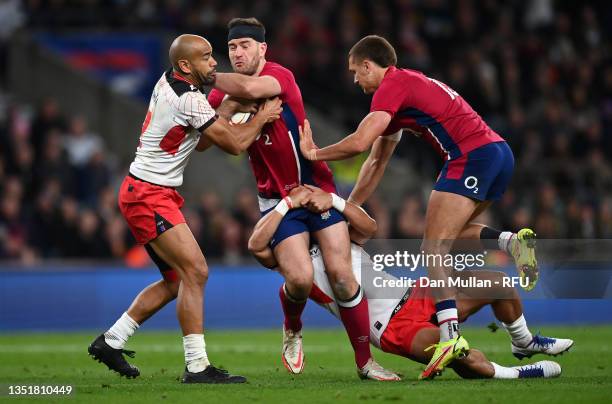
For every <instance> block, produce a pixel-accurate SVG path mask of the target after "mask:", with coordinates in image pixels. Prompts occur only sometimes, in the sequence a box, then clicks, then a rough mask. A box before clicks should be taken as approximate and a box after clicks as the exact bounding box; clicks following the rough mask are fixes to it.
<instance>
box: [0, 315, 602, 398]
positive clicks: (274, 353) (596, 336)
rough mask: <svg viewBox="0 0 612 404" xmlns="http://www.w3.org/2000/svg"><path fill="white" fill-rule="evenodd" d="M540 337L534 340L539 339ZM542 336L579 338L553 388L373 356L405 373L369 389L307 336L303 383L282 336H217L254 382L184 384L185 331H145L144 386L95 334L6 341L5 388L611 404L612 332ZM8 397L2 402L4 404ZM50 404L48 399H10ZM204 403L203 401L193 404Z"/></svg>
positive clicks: (332, 346) (0, 343) (325, 339)
mask: <svg viewBox="0 0 612 404" xmlns="http://www.w3.org/2000/svg"><path fill="white" fill-rule="evenodd" d="M532 331H535V329H534V330H532ZM542 331H543V334H544V335H546V336H552V337H567V338H573V339H574V340H575V342H576V344H575V346H574V347H573V348H572V350H571V351H570V352H569V353H566V354H564V355H563V356H558V357H556V358H552V360H555V361H557V362H559V363H560V364H561V366H562V368H563V374H562V375H561V377H560V378H558V379H548V380H461V379H459V378H458V377H457V376H456V375H455V374H454V372H453V371H452V370H450V369H447V370H446V371H445V373H444V375H443V376H442V377H439V378H436V379H435V380H433V381H422V382H419V381H417V380H416V379H417V376H418V374H419V372H420V371H421V370H422V369H423V367H424V366H423V365H420V364H417V363H415V362H412V361H409V360H407V359H404V358H401V357H397V356H393V355H388V354H384V353H382V352H380V351H378V350H376V349H374V350H373V352H374V355H375V357H376V358H377V360H378V361H379V362H380V363H381V364H383V365H384V366H386V367H388V368H390V369H393V370H395V371H397V372H399V373H401V374H402V375H403V377H404V380H403V381H402V382H399V383H377V382H372V381H360V380H359V379H358V378H357V375H356V372H355V369H354V365H353V359H352V352H351V349H350V345H349V342H348V339H347V337H346V336H345V334H344V332H343V331H342V330H312V329H311V330H309V329H306V330H305V331H304V351H305V353H306V366H305V371H304V374H302V375H298V376H292V375H290V374H288V373H287V371H286V370H285V369H284V368H283V366H282V364H281V360H280V348H281V332H280V331H278V330H274V331H227V332H209V333H207V334H206V343H207V350H208V353H209V357H210V359H211V361H212V363H213V364H214V365H216V366H221V367H225V368H227V369H228V370H230V372H232V373H234V374H241V375H244V376H246V377H247V378H248V379H249V383H248V384H246V385H232V386H212V385H195V386H194V385H189V386H186V385H182V384H180V383H179V382H178V377H179V376H180V374H181V373H182V371H183V367H184V363H183V354H182V341H181V337H180V333H179V332H178V330H177V332H143V331H141V332H139V333H137V334H136V335H135V336H134V337H133V338H132V339H131V340H130V342H129V344H128V347H127V348H128V349H133V350H135V351H136V352H137V356H136V358H135V359H130V362H131V363H133V364H135V365H136V366H138V367H139V368H140V370H141V374H142V375H141V377H139V378H137V379H135V380H126V379H125V378H120V377H119V376H118V375H117V374H115V373H112V372H110V371H108V370H107V368H106V366H104V365H102V364H99V363H98V362H95V361H93V360H92V359H91V358H90V357H89V356H88V355H87V345H88V344H89V343H90V342H91V341H92V340H93V339H94V337H95V336H96V334H95V333H90V334H83V333H78V334H77V333H72V334H71V333H69V334H55V333H41V334H19V335H17V334H15V335H2V336H0V384H2V385H3V387H4V391H6V385H8V384H40V385H43V384H44V385H50V384H52V385H58V384H59V385H61V384H71V385H73V386H75V393H74V394H73V396H71V397H61V396H48V397H46V400H49V399H50V400H52V401H54V402H62V401H65V400H70V401H73V402H79V403H81V402H106V403H108V402H115V401H116V402H119V401H120V402H138V403H151V402H152V401H155V402H158V401H160V400H163V401H166V400H167V401H168V402H186V401H187V400H190V401H191V400H204V402H207V403H216V402H222V403H228V404H229V403H235V402H260V403H274V402H283V403H302V402H305V403H309V404H311V403H319V402H322V403H323V402H334V403H345V402H346V403H355V402H364V403H365V402H394V401H406V402H408V401H409V402H419V403H428V402H431V403H436V402H438V403H445V404H447V403H448V402H449V401H450V402H467V401H471V402H494V403H504V402H509V403H510V402H511V403H513V404H516V403H521V404H522V403H531V402H537V403H547V402H550V403H555V404H558V403H575V402H589V403H597V402H610V397H612V378H610V374H611V370H612V346H611V345H610V342H609V341H611V340H612V326H607V327H544V328H543V329H542ZM464 335H465V336H466V338H467V339H468V341H469V343H470V345H471V346H473V347H475V348H478V349H480V350H482V351H483V352H484V353H485V354H486V355H487V356H488V357H489V358H490V359H491V360H493V361H495V362H497V363H499V364H501V365H504V366H514V365H517V364H521V363H531V362H534V361H537V360H542V359H545V358H547V357H545V356H543V355H537V356H535V357H533V358H531V359H530V360H523V361H518V360H517V359H515V358H514V357H513V356H512V355H511V353H510V343H509V338H508V336H507V335H506V333H505V332H504V331H503V330H499V331H497V332H496V333H491V332H490V331H488V330H485V329H475V328H465V330H464ZM7 399H9V398H8V397H6V396H4V397H0V401H5V400H7ZM10 400H11V402H13V401H15V400H17V401H19V402H24V401H30V400H31V401H36V402H41V398H40V397H33V398H29V399H28V398H25V397H21V398H17V399H15V398H10ZM194 402H195V401H194Z"/></svg>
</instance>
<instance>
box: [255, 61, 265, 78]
mask: <svg viewBox="0 0 612 404" xmlns="http://www.w3.org/2000/svg"><path fill="white" fill-rule="evenodd" d="M267 62H268V61H267V60H266V59H261V61H260V62H259V66H257V70H256V71H255V73H254V74H253V76H259V74H260V73H261V71H262V70H263V68H264V66H265V65H266V63H267Z"/></svg>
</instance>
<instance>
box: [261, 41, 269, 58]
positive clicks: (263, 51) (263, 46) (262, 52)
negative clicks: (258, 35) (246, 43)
mask: <svg viewBox="0 0 612 404" xmlns="http://www.w3.org/2000/svg"><path fill="white" fill-rule="evenodd" d="M267 50H268V44H267V43H265V42H262V43H260V44H259V52H260V53H261V56H262V57H264V58H265V57H266V51H267Z"/></svg>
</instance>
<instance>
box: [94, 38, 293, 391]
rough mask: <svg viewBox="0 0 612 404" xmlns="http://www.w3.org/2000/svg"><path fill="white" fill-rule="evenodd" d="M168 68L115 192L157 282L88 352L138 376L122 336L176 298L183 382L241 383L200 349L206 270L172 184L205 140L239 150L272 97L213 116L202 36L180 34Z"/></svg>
mask: <svg viewBox="0 0 612 404" xmlns="http://www.w3.org/2000/svg"><path fill="white" fill-rule="evenodd" d="M169 57H170V63H171V64H172V68H171V69H169V70H168V71H166V72H165V73H164V74H163V75H162V76H161V78H160V79H159V81H158V82H157V84H156V85H155V88H154V89H153V95H152V97H151V101H150V103H149V109H148V112H147V115H146V118H145V121H144V124H143V127H142V133H141V136H140V141H139V144H138V148H137V149H136V157H135V159H134V161H133V162H132V164H131V165H130V170H129V174H128V175H127V176H126V177H125V179H124V181H123V183H122V184H121V188H120V190H119V208H120V210H121V213H122V214H123V216H124V217H125V219H126V221H127V223H128V225H129V227H130V230H131V231H132V233H133V235H134V237H135V238H136V241H137V242H138V243H139V244H143V245H144V246H145V248H146V250H147V252H148V253H149V255H150V256H151V258H152V259H153V261H154V262H155V263H156V264H157V266H158V267H159V270H160V271H161V274H162V277H163V280H160V281H158V282H155V283H153V284H151V285H149V286H148V287H146V288H145V289H143V290H142V292H140V294H139V295H138V296H137V297H136V298H135V300H134V301H133V303H132V305H131V306H130V307H129V308H128V310H127V311H126V312H125V313H123V315H122V316H121V317H120V318H119V319H118V320H117V321H116V322H115V324H114V325H113V326H112V327H111V328H110V329H109V330H108V331H106V332H105V333H104V334H102V335H100V336H99V337H98V338H96V339H95V340H94V341H93V342H92V343H91V345H90V346H89V349H88V351H89V354H90V355H91V356H93V358H94V359H97V360H98V361H99V362H103V363H104V364H105V365H107V366H108V367H109V369H112V370H114V371H116V372H118V373H119V374H120V375H122V376H126V377H128V378H134V377H137V376H138V375H140V371H139V370H138V368H137V367H135V366H132V365H130V364H129V363H128V362H127V361H126V360H125V358H124V356H123V355H124V354H126V355H129V356H131V357H133V356H134V352H133V351H128V350H125V349H124V346H125V343H126V342H127V340H128V338H129V337H130V336H131V335H133V334H134V332H135V331H136V329H137V328H138V327H139V326H140V325H141V324H142V323H143V322H144V321H146V320H147V319H148V318H149V317H151V316H152V315H153V314H155V313H156V312H157V311H158V310H160V309H161V308H162V307H163V306H165V305H166V304H167V303H168V302H170V301H172V300H174V299H175V298H177V305H176V310H177V317H178V321H179V323H180V326H181V329H182V331H183V346H184V350H185V365H186V366H185V372H184V374H183V377H182V379H181V380H182V382H183V383H244V382H245V381H246V379H245V378H244V377H242V376H234V375H231V374H229V373H228V372H226V371H224V370H221V369H217V368H215V367H214V366H212V365H211V364H210V362H209V360H208V356H207V354H206V348H205V343H204V331H203V330H204V328H203V304H204V296H203V295H204V292H203V289H204V286H205V284H206V281H207V278H208V267H207V265H206V261H205V259H204V255H203V254H202V251H201V250H200V247H199V246H198V243H197V242H196V240H195V238H194V236H193V234H192V233H191V230H190V229H189V227H188V226H187V224H186V223H185V218H184V217H183V214H182V213H181V211H180V208H181V207H182V205H183V198H182V197H181V196H180V194H179V193H178V192H177V191H176V189H175V188H176V187H178V186H180V185H181V184H182V182H183V171H184V169H185V166H186V165H187V162H188V160H189V157H190V155H191V154H192V153H193V151H194V150H198V151H202V150H205V149H206V148H208V147H210V146H211V145H213V144H214V145H217V146H218V147H219V148H221V149H222V150H224V151H226V152H228V153H231V154H239V153H241V152H242V151H243V150H244V149H245V148H246V145H248V144H250V143H251V142H252V141H253V139H255V136H256V135H257V134H258V133H259V132H260V130H261V128H262V127H263V126H264V125H265V124H266V123H269V122H272V121H274V120H276V119H278V118H279V116H280V112H281V107H280V101H279V100H278V99H275V100H269V101H266V102H265V103H264V104H263V105H262V106H261V108H260V109H259V111H258V112H257V114H256V115H255V116H254V117H253V119H252V120H251V121H250V122H248V123H247V124H244V125H241V126H230V125H229V123H228V122H227V121H226V120H225V119H224V118H219V117H217V115H216V113H215V110H214V109H213V108H212V107H211V106H210V105H209V104H208V101H207V99H206V96H205V94H204V93H203V92H202V86H203V85H206V84H211V83H212V82H213V81H214V77H215V67H216V65H217V62H216V61H215V59H214V58H213V57H212V48H211V45H210V44H209V43H208V41H207V40H206V39H204V38H202V37H200V36H195V35H181V36H179V37H178V38H176V39H175V40H174V42H173V43H172V45H171V47H170V51H169Z"/></svg>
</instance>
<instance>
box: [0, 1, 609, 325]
mask: <svg viewBox="0 0 612 404" xmlns="http://www.w3.org/2000/svg"><path fill="white" fill-rule="evenodd" d="M235 16H256V17H258V18H260V19H261V20H262V21H263V22H264V23H265V24H266V26H267V30H268V34H267V39H268V43H269V54H268V58H269V59H270V60H274V61H277V62H279V63H282V64H285V65H287V66H288V67H290V68H291V69H292V70H293V71H294V72H295V74H296V78H297V81H298V83H299V84H300V86H301V89H302V92H303V96H304V100H305V104H306V110H307V113H308V115H309V117H310V118H311V120H312V121H313V126H314V136H315V139H316V141H317V142H318V143H319V144H321V145H327V144H329V143H331V142H334V141H336V140H338V139H339V138H340V137H342V136H344V135H345V134H348V133H350V132H351V131H352V129H354V128H355V126H356V124H357V122H359V120H360V119H361V118H362V117H363V116H364V115H365V113H367V110H368V105H369V97H368V96H364V95H363V94H361V93H360V90H359V89H358V88H357V87H356V86H355V85H354V84H353V83H352V78H351V77H350V76H349V74H348V72H347V71H346V52H347V50H348V49H349V48H350V46H351V45H352V44H353V43H354V42H355V41H356V40H358V39H359V38H361V37H362V36H363V35H365V34H368V33H376V34H380V35H384V36H385V37H387V38H388V39H389V40H390V41H391V42H392V43H393V44H394V45H395V47H396V49H397V51H398V55H399V65H400V66H403V67H410V68H416V69H419V70H422V71H424V72H425V73H426V74H428V75H429V76H432V77H435V78H437V79H439V80H442V81H444V82H446V83H448V84H449V85H450V86H451V87H453V88H454V89H455V90H457V91H458V92H459V93H460V94H461V95H462V96H463V97H464V98H465V99H466V100H467V101H468V102H469V103H470V104H471V105H472V106H473V107H474V109H475V110H476V111H478V112H479V113H480V114H481V115H482V116H483V118H484V119H485V120H486V121H487V123H489V125H491V126H492V127H493V128H494V129H495V130H497V131H498V132H499V133H500V134H501V135H502V136H503V137H504V138H506V139H507V140H508V142H509V143H510V145H511V147H512V149H513V151H514V153H515V156H516V161H517V165H516V171H515V175H514V180H513V183H512V185H511V188H510V190H509V191H508V192H507V194H506V195H505V197H504V199H503V200H502V201H501V203H499V204H497V205H496V206H495V207H494V208H493V209H492V210H491V211H490V212H489V213H488V214H486V215H485V216H484V217H483V218H482V220H483V221H484V222H486V223H489V224H491V225H493V226H495V227H498V228H504V229H514V230H515V229H518V228H521V227H524V226H530V227H533V228H535V229H536V231H537V233H538V235H539V237H540V238H610V237H612V191H611V190H612V166H611V161H612V133H611V132H612V65H611V64H610V56H611V54H610V42H609V38H610V26H612V25H611V24H610V18H611V17H612V11H611V8H610V7H606V5H605V2H601V3H590V2H554V1H547V0H532V1H526V2H524V1H494V0H485V1H457V2H454V1H444V0H423V1H416V0H415V1H410V0H396V1H376V2H367V1H333V0H312V1H265V0H259V1H251V2H249V3H248V4H245V3H244V2H233V1H181V0H168V1H153V0H148V1H147V0H143V1H130V0H116V1H101V0H88V1H67V0H55V1H51V2H46V1H37V0H29V1H24V2H21V1H18V0H4V1H1V2H0V87H1V91H0V189H1V193H0V258H1V259H2V261H1V262H0V277H1V279H2V282H1V284H0V330H3V331H21V330H81V329H87V330H92V329H97V330H99V329H103V328H106V327H107V326H109V325H110V324H111V323H112V321H113V320H114V319H115V318H116V317H117V316H118V315H119V314H120V313H121V312H122V310H124V309H125V307H127V305H128V304H129V302H130V301H131V299H132V298H133V297H134V296H135V294H136V293H137V292H138V291H139V290H140V289H141V288H142V287H143V286H144V285H146V284H148V283H149V282H150V281H152V280H154V279H157V276H158V275H157V273H156V271H155V270H154V269H153V268H152V267H151V263H150V262H149V261H148V258H147V257H146V254H145V253H144V251H143V250H142V249H141V248H139V247H137V246H135V245H134V240H133V239H132V237H131V235H130V234H129V231H128V229H127V227H126V225H125V223H124V220H123V218H122V217H121V216H120V214H119V212H118V210H117V207H116V190H117V188H118V184H119V183H120V181H121V180H122V178H123V176H124V175H125V173H126V171H127V167H128V165H129V163H130V161H131V159H132V157H133V152H134V148H135V146H136V142H137V138H138V135H139V133H140V125H141V124H142V120H143V118H144V114H145V110H146V103H147V102H148V97H149V95H150V92H151V89H152V86H153V85H154V83H155V81H156V80H157V78H158V77H159V75H160V74H161V72H162V71H163V70H164V69H166V68H167V57H166V52H167V48H168V44H169V41H171V40H172V39H173V38H174V37H175V36H176V35H177V34H179V33H185V32H189V33H196V34H201V35H204V36H205V37H207V38H208V39H209V40H210V41H211V43H212V44H213V47H214V50H215V52H216V53H215V56H216V58H217V60H218V61H219V62H220V66H219V70H220V71H224V70H228V69H229V66H228V62H227V58H226V48H225V42H226V41H225V38H226V29H225V26H226V23H227V21H228V20H229V19H231V18H232V17H235ZM364 158H365V156H361V157H359V158H356V159H353V160H351V161H348V162H342V163H338V164H333V169H334V172H335V176H336V181H337V184H338V186H339V188H340V189H341V193H343V194H344V195H347V194H348V192H350V189H351V186H352V184H353V181H354V180H355V178H356V175H357V172H358V169H359V166H360V164H361V162H362V161H363V159H364ZM438 169H439V158H438V157H437V156H435V155H434V154H433V152H432V151H431V150H429V148H428V146H427V145H426V144H425V143H424V142H421V141H420V140H418V139H416V138H413V137H411V136H404V138H403V140H402V142H401V143H400V145H399V146H398V150H397V152H396V153H395V156H394V158H393V161H392V162H391V164H390V167H389V170H388V172H387V174H386V176H385V179H384V181H383V184H382V186H381V187H380V189H379V191H378V193H377V194H376V195H375V197H373V198H372V199H371V200H370V201H369V202H368V204H367V209H368V210H369V211H370V212H371V213H372V214H373V216H374V217H375V218H376V220H377V221H378V224H379V230H378V234H377V237H379V238H420V237H421V235H422V233H423V224H424V222H423V217H424V208H425V203H426V200H427V196H428V194H429V190H430V189H431V185H432V184H433V181H434V179H435V177H436V174H437V170H438ZM181 193H182V194H183V195H184V196H185V198H186V201H187V203H186V208H185V216H186V217H187V218H188V222H189V225H190V226H191V228H192V230H193V232H194V234H195V235H196V237H197V239H198V241H199V243H200V245H201V247H202V248H203V250H204V253H205V255H206V257H207V259H208V261H209V264H211V267H212V270H211V276H210V280H209V285H208V286H207V291H206V293H207V294H206V299H207V308H206V324H207V327H208V328H211V329H215V328H235V327H239V328H268V327H278V326H279V324H280V318H281V317H280V316H281V313H280V308H279V307H278V304H277V295H276V290H277V287H278V285H279V284H280V283H281V279H280V277H279V276H277V275H276V274H274V273H270V272H267V271H265V270H263V269H262V268H261V267H258V266H256V265H255V263H254V261H253V260H252V259H251V258H250V257H249V256H248V254H247V251H246V240H247V239H248V236H249V234H250V231H251V229H252V226H253V225H254V223H255V222H256V221H257V219H258V218H259V212H258V209H257V203H256V198H255V192H254V183H253V180H252V178H251V173H250V170H249V168H248V164H247V161H246V157H245V156H240V157H237V158H235V157H231V156H227V155H224V154H223V153H221V152H220V151H207V152H206V153H204V154H195V155H194V156H193V157H192V160H191V162H190V165H189V166H188V168H187V170H186V175H185V185H184V186H183V188H182V189H181ZM608 286H610V285H608ZM245 302H248V304H245ZM526 305H527V312H528V314H529V317H530V318H531V319H532V320H531V321H533V322H537V323H544V322H555V323H568V324H578V323H585V322H586V323H593V322H600V323H601V322H606V323H610V322H612V310H609V307H610V305H609V301H606V300H599V301H594V300H593V301H570V300H568V301H555V300H532V301H527V302H526ZM313 306H314V305H312V304H310V305H309V307H308V310H307V313H306V314H305V320H306V325H307V326H329V325H333V324H335V321H334V320H333V319H331V317H329V316H328V315H327V314H326V313H323V312H322V311H320V310H317V309H316V308H315V307H313ZM490 320H491V317H490V314H489V313H488V312H487V313H482V315H479V316H478V317H477V319H476V322H477V323H479V322H480V323H485V322H488V321H490ZM155 328H171V329H176V320H175V318H174V311H173V310H172V309H171V308H166V309H164V310H163V312H162V313H160V315H159V316H157V317H154V318H153V319H151V320H150V322H149V323H147V325H146V327H145V329H155Z"/></svg>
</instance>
